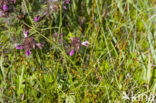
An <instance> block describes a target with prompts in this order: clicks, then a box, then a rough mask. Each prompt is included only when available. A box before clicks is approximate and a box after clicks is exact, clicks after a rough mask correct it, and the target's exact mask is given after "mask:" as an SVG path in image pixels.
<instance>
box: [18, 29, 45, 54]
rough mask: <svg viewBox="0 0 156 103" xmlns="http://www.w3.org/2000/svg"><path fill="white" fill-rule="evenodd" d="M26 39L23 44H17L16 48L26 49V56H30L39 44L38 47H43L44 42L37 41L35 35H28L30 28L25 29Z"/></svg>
mask: <svg viewBox="0 0 156 103" xmlns="http://www.w3.org/2000/svg"><path fill="white" fill-rule="evenodd" d="M23 33H24V41H23V43H22V45H17V46H16V49H25V54H26V56H29V55H30V54H31V50H32V49H35V47H36V46H37V47H38V48H40V49H41V48H42V47H43V44H42V43H37V42H36V41H35V40H34V37H32V36H30V37H28V33H29V31H28V30H24V32H23Z"/></svg>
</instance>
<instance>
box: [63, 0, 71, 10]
mask: <svg viewBox="0 0 156 103" xmlns="http://www.w3.org/2000/svg"><path fill="white" fill-rule="evenodd" d="M69 4H70V0H64V1H63V9H64V10H67V6H68V5H69Z"/></svg>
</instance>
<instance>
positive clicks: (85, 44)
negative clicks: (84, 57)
mask: <svg viewBox="0 0 156 103" xmlns="http://www.w3.org/2000/svg"><path fill="white" fill-rule="evenodd" d="M88 44H89V42H88V41H85V42H82V43H81V45H84V46H85V47H88Z"/></svg>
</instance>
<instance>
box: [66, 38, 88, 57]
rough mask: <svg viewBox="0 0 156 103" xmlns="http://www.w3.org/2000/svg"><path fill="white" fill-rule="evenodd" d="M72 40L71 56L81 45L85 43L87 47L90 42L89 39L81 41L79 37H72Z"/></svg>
mask: <svg viewBox="0 0 156 103" xmlns="http://www.w3.org/2000/svg"><path fill="white" fill-rule="evenodd" d="M70 40H71V47H72V49H71V51H70V53H69V55H70V56H72V55H74V53H75V51H79V49H80V47H81V46H82V45H83V46H85V47H88V44H89V42H88V41H84V42H82V43H81V41H80V39H79V38H77V37H76V38H70Z"/></svg>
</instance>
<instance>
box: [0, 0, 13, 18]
mask: <svg viewBox="0 0 156 103" xmlns="http://www.w3.org/2000/svg"><path fill="white" fill-rule="evenodd" d="M15 2H16V0H0V17H4V16H6V15H7V14H8V13H9V12H10V11H12V8H13V4H15Z"/></svg>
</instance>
